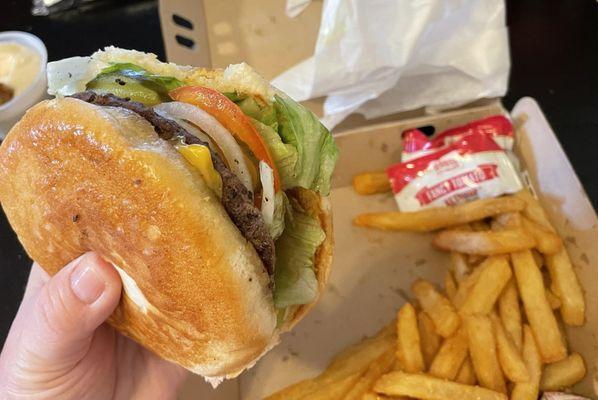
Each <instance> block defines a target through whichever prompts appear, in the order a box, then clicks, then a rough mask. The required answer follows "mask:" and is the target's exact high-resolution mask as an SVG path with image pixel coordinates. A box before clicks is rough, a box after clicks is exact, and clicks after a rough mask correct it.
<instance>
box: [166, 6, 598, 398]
mask: <svg viewBox="0 0 598 400" xmlns="http://www.w3.org/2000/svg"><path fill="white" fill-rule="evenodd" d="M284 7H285V5H284V2H282V1H279V0H262V1H261V2H260V6H259V7H256V5H255V2H254V1H251V0H238V1H219V0H203V1H201V0H194V1H189V0H169V1H165V0H164V1H161V2H160V14H161V19H162V30H163V34H164V38H165V43H166V52H167V56H168V58H169V61H173V62H176V63H187V64H192V65H199V66H207V67H225V66H227V65H228V64H231V63H237V62H241V61H246V62H247V63H249V64H251V65H252V66H253V67H254V68H255V69H256V70H257V71H259V72H260V73H261V74H263V75H264V76H265V77H266V78H268V79H271V78H273V77H274V76H276V75H278V74H279V73H281V72H282V71H284V70H286V69H287V68H289V67H291V66H293V65H294V64H296V63H298V62H300V61H301V60H303V59H305V58H307V57H308V56H310V55H311V54H312V53H313V50H314V46H315V40H316V36H317V33H318V27H319V19H320V12H321V2H318V1H315V2H313V3H312V5H311V6H310V7H308V8H307V10H306V11H305V12H304V13H302V14H301V15H300V16H299V17H297V18H294V19H290V18H289V17H287V16H286V14H285V8H284ZM297 38H301V40H297ZM281 54H284V57H281V56H280V55H281ZM320 104H321V103H320V102H319V101H318V100H315V101H310V102H309V105H310V106H311V107H312V108H313V109H315V110H317V109H318V107H319V105H320ZM502 112H506V110H504V109H503V107H502V106H501V104H500V102H499V101H498V100H482V101H477V102H475V103H472V104H470V105H468V106H465V107H461V108H460V109H457V110H453V111H446V112H443V113H440V114H436V115H426V114H425V113H424V112H423V111H422V110H414V111H410V112H406V113H401V114H397V115H392V116H387V117H384V118H381V119H378V120H374V121H367V120H365V119H363V118H362V117H360V116H351V117H349V118H348V119H347V120H346V121H344V122H343V123H342V124H341V125H340V126H338V127H337V128H336V129H335V132H334V133H335V137H336V141H337V144H338V146H339V148H340V159H339V161H338V164H337V168H336V173H335V176H334V189H333V192H332V205H333V212H334V234H335V239H336V245H335V258H334V264H333V268H332V273H331V277H330V282H329V285H328V288H327V290H326V292H325V293H324V295H323V296H322V298H321V300H320V302H319V304H318V305H317V306H316V308H315V309H314V310H313V311H312V313H311V314H310V315H309V316H307V317H306V318H305V320H303V321H302V322H301V323H300V324H299V325H298V326H297V327H296V328H295V329H294V331H293V332H291V333H288V334H286V335H284V336H283V337H282V341H281V343H280V344H279V345H278V346H277V347H275V348H274V349H273V350H272V351H271V352H270V353H268V354H267V355H266V356H265V357H264V358H263V359H261V360H260V361H259V362H258V363H257V364H256V365H255V366H254V367H253V368H252V369H250V370H249V371H247V372H245V373H244V374H242V375H241V376H240V377H239V378H237V379H234V380H232V381H227V382H225V383H224V384H222V385H221V386H220V387H219V388H218V389H217V390H213V389H212V388H211V387H210V386H209V385H207V384H206V383H205V382H203V380H202V378H201V377H197V376H193V377H191V378H190V379H189V380H188V382H187V383H186V385H185V386H184V388H183V391H182V393H181V395H180V398H181V399H197V398H205V399H231V400H232V399H249V400H253V399H256V400H257V399H261V398H263V397H265V396H267V395H269V394H271V393H273V392H275V391H277V390H279V389H281V388H283V387H285V386H287V385H289V384H291V383H294V382H297V381H299V380H302V379H305V378H310V377H313V376H316V375H317V374H319V373H320V372H321V371H322V370H323V369H324V368H325V366H326V365H327V363H328V362H329V360H330V359H331V358H332V357H333V356H334V355H335V354H337V353H338V352H339V351H341V350H342V349H343V348H345V347H346V346H348V345H350V344H352V343H355V342H357V341H359V340H360V339H361V338H363V337H364V336H369V335H373V334H374V333H376V332H377V331H378V330H379V329H380V328H382V327H383V326H385V325H386V324H388V323H389V322H390V321H392V320H393V318H394V317H395V315H396V311H397V309H398V308H399V307H400V306H401V305H402V304H404V303H405V301H406V297H408V296H409V293H410V286H411V284H412V282H413V281H414V280H415V279H417V278H425V279H427V280H429V281H431V282H433V283H436V284H441V283H442V280H443V279H444V275H445V272H446V270H447V268H448V265H449V257H448V256H447V254H445V253H442V252H439V251H437V250H435V249H434V248H433V247H432V245H431V235H428V234H415V233H397V232H382V231H373V230H366V229H363V228H357V227H355V226H353V225H352V219H353V218H354V217H355V216H356V215H357V214H361V213H364V212H374V211H388V210H396V203H395V200H394V199H393V197H392V195H391V194H390V193H388V194H379V195H374V196H360V195H358V194H357V193H356V192H355V191H354V190H353V187H352V185H351V182H352V178H353V176H354V175H355V174H358V173H360V172H364V171H373V170H382V169H384V168H386V167H387V166H389V165H391V164H394V163H396V162H398V161H399V158H400V149H401V140H402V139H401V133H402V132H403V131H404V130H406V129H410V128H417V127H421V126H432V127H434V128H435V129H436V131H437V132H438V131H440V130H443V129H446V128H449V127H453V126H456V125H460V124H463V123H465V122H468V121H471V120H474V119H478V118H482V117H486V116H489V115H494V114H498V113H502ZM510 114H511V116H512V118H513V119H518V118H521V117H522V116H524V115H525V116H526V118H525V123H524V125H523V128H522V129H520V131H518V135H517V137H516V142H515V151H516V154H517V155H518V157H519V159H520V161H521V163H522V168H523V169H524V170H525V171H527V174H528V176H529V180H530V182H531V184H532V185H533V187H534V189H535V191H536V193H537V194H538V197H539V199H540V201H541V203H542V205H543V206H544V208H545V209H546V211H547V212H548V214H549V217H550V218H551V221H552V223H553V224H554V226H555V227H556V228H557V230H558V231H559V233H560V235H561V236H562V237H563V238H564V239H565V240H564V242H565V245H566V247H567V250H568V252H569V254H570V256H571V260H572V261H573V263H574V264H575V268H576V271H577V273H578V276H579V279H580V281H581V282H582V283H583V286H584V288H585V300H586V303H587V307H586V323H585V325H584V326H583V327H576V328H572V327H566V330H567V336H568V338H569V345H570V349H569V351H570V352H573V351H575V352H578V353H580V354H582V355H583V357H584V359H585V361H586V364H587V370H588V372H587V374H586V377H585V378H584V379H583V380H582V381H581V382H580V383H579V384H577V385H576V386H575V387H574V391H575V392H576V393H579V394H581V395H585V396H588V397H594V396H596V395H597V394H598V385H597V387H595V382H594V376H595V375H596V372H597V371H598V370H597V366H596V364H597V362H598V340H597V339H596V337H595V332H598V294H597V293H598V291H597V290H596V289H597V288H598V273H596V272H595V266H596V265H598V249H597V248H596V246H595V245H594V243H595V242H596V241H597V240H598V218H597V217H596V212H595V211H594V209H593V208H592V205H591V203H590V201H589V200H588V198H587V195H586V194H585V192H584V189H583V187H582V186H581V184H580V182H579V180H578V178H577V177H576V175H575V172H574V171H573V169H572V167H571V165H570V163H569V161H568V160H567V157H566V155H565V154H564V152H563V149H562V147H561V146H560V144H559V143H558V141H557V139H556V137H555V135H554V132H553V131H552V130H551V128H550V126H549V124H548V122H547V121H546V119H545V117H544V115H543V114H542V111H541V110H540V107H539V105H538V104H537V103H536V102H535V101H534V100H533V99H531V98H523V99H521V100H520V101H519V102H518V103H517V104H516V106H515V107H514V109H513V110H511V112H510Z"/></svg>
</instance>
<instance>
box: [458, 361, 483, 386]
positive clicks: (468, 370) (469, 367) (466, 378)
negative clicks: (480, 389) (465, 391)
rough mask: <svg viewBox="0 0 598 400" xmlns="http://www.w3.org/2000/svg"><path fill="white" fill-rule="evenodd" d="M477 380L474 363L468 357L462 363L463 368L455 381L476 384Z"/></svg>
mask: <svg viewBox="0 0 598 400" xmlns="http://www.w3.org/2000/svg"><path fill="white" fill-rule="evenodd" d="M477 381H478V380H477V378H476V376H475V371H474V370H473V364H472V363H471V360H470V359H469V357H468V358H466V359H465V361H464V362H463V365H461V369H460V370H459V373H458V374H457V377H456V378H455V382H458V383H463V384H465V385H475V384H476V383H477Z"/></svg>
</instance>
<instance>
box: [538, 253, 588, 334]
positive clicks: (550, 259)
mask: <svg viewBox="0 0 598 400" xmlns="http://www.w3.org/2000/svg"><path fill="white" fill-rule="evenodd" d="M546 265H547V267H548V272H549V273H550V278H551V279H552V286H553V288H554V294H556V295H557V296H558V298H559V299H560V300H561V307H560V309H561V315H562V316H563V321H565V323H566V324H567V325H572V326H579V325H583V323H584V321H585V312H586V303H585V299H584V293H583V289H582V288H581V285H580V284H579V280H578V279H577V274H576V273H575V270H574V269H573V265H572V264H571V260H570V259H569V255H568V254H567V250H565V248H562V249H561V250H560V251H559V252H558V253H556V254H553V255H550V256H546Z"/></svg>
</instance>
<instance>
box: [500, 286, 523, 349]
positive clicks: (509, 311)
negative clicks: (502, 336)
mask: <svg viewBox="0 0 598 400" xmlns="http://www.w3.org/2000/svg"><path fill="white" fill-rule="evenodd" d="M498 314H499V316H500V319H501V321H502V324H503V326H504V328H505V331H506V333H507V334H508V336H509V337H510V338H511V340H512V341H513V343H514V344H515V346H516V347H517V348H518V349H519V350H521V346H522V345H523V328H522V325H521V309H520V308H519V293H518V292H517V285H516V283H515V279H514V278H511V279H510V280H509V283H507V286H505V288H504V289H503V291H502V293H501V294H500V297H499V298H498Z"/></svg>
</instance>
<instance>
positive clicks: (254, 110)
mask: <svg viewBox="0 0 598 400" xmlns="http://www.w3.org/2000/svg"><path fill="white" fill-rule="evenodd" d="M236 104H237V105H238V106H239V108H240V109H241V111H243V113H244V114H245V115H247V116H249V117H251V118H253V119H256V120H258V121H260V122H261V123H262V124H264V125H267V126H269V127H270V128H272V129H274V131H277V130H278V118H277V117H276V110H275V109H274V106H273V105H272V104H270V103H268V102H266V101H264V100H262V99H260V98H257V97H255V96H247V97H245V98H244V99H242V100H239V101H237V102H236Z"/></svg>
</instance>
